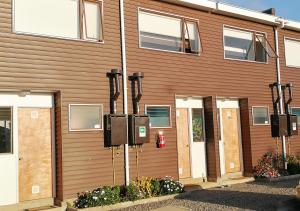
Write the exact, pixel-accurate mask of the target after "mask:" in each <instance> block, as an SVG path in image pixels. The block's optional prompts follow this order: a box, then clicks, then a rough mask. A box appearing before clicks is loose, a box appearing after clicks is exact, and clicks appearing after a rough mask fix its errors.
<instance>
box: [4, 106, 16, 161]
mask: <svg viewBox="0 0 300 211" xmlns="http://www.w3.org/2000/svg"><path fill="white" fill-rule="evenodd" d="M0 108H9V109H10V111H11V114H10V118H11V131H10V136H11V137H10V138H11V146H10V152H3V153H0V156H4V155H13V154H14V151H15V149H14V139H13V131H14V123H13V121H14V119H13V113H14V110H13V109H14V108H13V106H0Z"/></svg>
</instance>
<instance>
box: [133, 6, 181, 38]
mask: <svg viewBox="0 0 300 211" xmlns="http://www.w3.org/2000/svg"><path fill="white" fill-rule="evenodd" d="M139 30H140V31H141V32H148V33H153V34H160V35H165V36H171V37H176V38H181V19H177V18H173V17H169V16H161V15H157V14H153V13H145V12H142V11H140V12H139Z"/></svg>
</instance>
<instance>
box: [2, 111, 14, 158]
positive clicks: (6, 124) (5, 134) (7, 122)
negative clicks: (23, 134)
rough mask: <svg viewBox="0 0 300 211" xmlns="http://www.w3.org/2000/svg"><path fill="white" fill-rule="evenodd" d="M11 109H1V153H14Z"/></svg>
mask: <svg viewBox="0 0 300 211" xmlns="http://www.w3.org/2000/svg"><path fill="white" fill-rule="evenodd" d="M11 117H12V115H11V108H0V153H12V135H11V134H12V119H11Z"/></svg>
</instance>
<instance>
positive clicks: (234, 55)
mask: <svg viewBox="0 0 300 211" xmlns="http://www.w3.org/2000/svg"><path fill="white" fill-rule="evenodd" d="M224 42H225V43H224V45H225V46H224V50H225V58H231V59H242V60H255V54H254V45H253V33H251V32H245V31H240V30H235V29H230V28H224Z"/></svg>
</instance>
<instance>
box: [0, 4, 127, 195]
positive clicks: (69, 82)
mask: <svg viewBox="0 0 300 211" xmlns="http://www.w3.org/2000/svg"><path fill="white" fill-rule="evenodd" d="M11 2H12V1H11V0H0V8H1V9H0V10H1V11H0V81H1V83H0V89H1V90H24V89H25V90H32V91H40V92H43V91H46V92H49V91H53V92H56V91H59V93H60V95H61V96H58V97H56V106H57V108H56V126H57V127H56V159H57V160H56V161H57V162H56V172H57V177H56V184H57V185H56V190H57V191H56V192H57V193H56V195H57V198H58V199H59V200H63V199H67V198H73V197H75V196H76V193H77V192H81V191H86V190H89V189H92V188H96V187H99V186H102V185H110V184H112V165H111V151H110V150H109V149H104V147H103V132H102V131H100V132H99V131H98V132H69V131H68V105H69V104H71V103H84V104H89V103H93V104H96V103H97V104H103V105H104V112H105V113H108V112H109V101H108V98H109V90H108V80H107V79H106V75H105V74H106V72H107V71H110V69H112V68H121V52H120V33H119V31H120V29H119V28H120V26H119V4H118V1H115V0H105V1H104V16H105V17H104V34H105V41H104V44H99V43H96V42H95V43H94V42H87V41H76V40H66V39H56V38H47V37H41V36H30V35H23V34H15V33H13V32H12V30H13V29H12V4H11ZM123 169H124V168H123V153H122V152H121V150H120V153H119V155H118V158H117V159H116V172H117V182H118V183H119V184H122V183H123V181H124V177H123V174H124V170H123Z"/></svg>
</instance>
